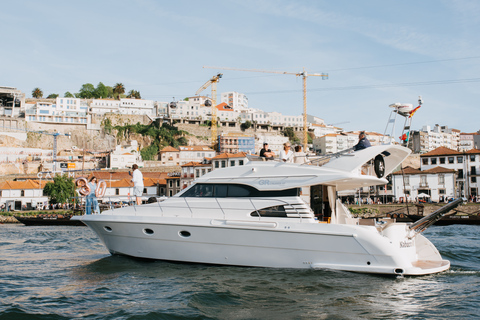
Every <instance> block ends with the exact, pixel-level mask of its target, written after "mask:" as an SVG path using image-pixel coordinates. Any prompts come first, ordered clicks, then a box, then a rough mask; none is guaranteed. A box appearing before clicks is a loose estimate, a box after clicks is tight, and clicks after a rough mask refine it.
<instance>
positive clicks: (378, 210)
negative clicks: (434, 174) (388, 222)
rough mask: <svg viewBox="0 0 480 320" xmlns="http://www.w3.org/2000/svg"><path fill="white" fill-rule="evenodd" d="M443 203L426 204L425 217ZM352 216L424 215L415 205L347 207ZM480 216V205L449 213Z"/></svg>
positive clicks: (470, 204) (469, 205)
mask: <svg viewBox="0 0 480 320" xmlns="http://www.w3.org/2000/svg"><path fill="white" fill-rule="evenodd" d="M443 205H445V204H443V203H441V204H438V203H432V204H425V205H424V206H423V215H425V216H427V215H429V214H430V213H432V212H434V211H436V210H438V209H440V208H441V207H442V206H443ZM347 207H348V208H349V209H351V210H350V211H351V212H352V214H354V215H358V216H359V217H365V218H373V217H386V216H388V215H393V214H397V216H398V215H400V214H402V213H403V214H407V213H409V214H422V209H419V207H418V206H416V205H415V204H413V203H409V204H408V206H407V205H406V204H372V205H360V206H359V205H348V206H347ZM454 213H457V214H480V203H468V204H464V205H461V206H459V207H457V208H456V209H454V210H452V212H449V214H454Z"/></svg>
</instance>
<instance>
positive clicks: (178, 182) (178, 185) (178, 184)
mask: <svg viewBox="0 0 480 320" xmlns="http://www.w3.org/2000/svg"><path fill="white" fill-rule="evenodd" d="M177 187H180V179H179V180H177Z"/></svg>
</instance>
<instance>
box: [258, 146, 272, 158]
mask: <svg viewBox="0 0 480 320" xmlns="http://www.w3.org/2000/svg"><path fill="white" fill-rule="evenodd" d="M260 157H265V158H267V159H273V157H275V153H274V152H272V150H270V149H269V148H268V143H267V142H264V143H263V149H261V150H260Z"/></svg>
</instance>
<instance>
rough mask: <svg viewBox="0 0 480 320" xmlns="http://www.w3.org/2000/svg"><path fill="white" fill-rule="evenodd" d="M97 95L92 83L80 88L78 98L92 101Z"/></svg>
mask: <svg viewBox="0 0 480 320" xmlns="http://www.w3.org/2000/svg"><path fill="white" fill-rule="evenodd" d="M94 94H95V87H94V86H93V84H91V83H85V84H84V85H82V87H81V88H80V92H79V93H78V97H79V98H82V99H92V98H93V97H94Z"/></svg>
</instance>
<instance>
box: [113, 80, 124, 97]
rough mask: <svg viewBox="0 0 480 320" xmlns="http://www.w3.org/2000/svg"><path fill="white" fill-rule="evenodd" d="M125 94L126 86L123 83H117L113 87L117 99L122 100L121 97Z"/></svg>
mask: <svg viewBox="0 0 480 320" xmlns="http://www.w3.org/2000/svg"><path fill="white" fill-rule="evenodd" d="M124 93H125V86H124V85H123V83H120V82H119V83H117V84H115V86H114V87H113V95H114V96H115V98H116V99H119V100H120V95H121V94H124Z"/></svg>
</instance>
